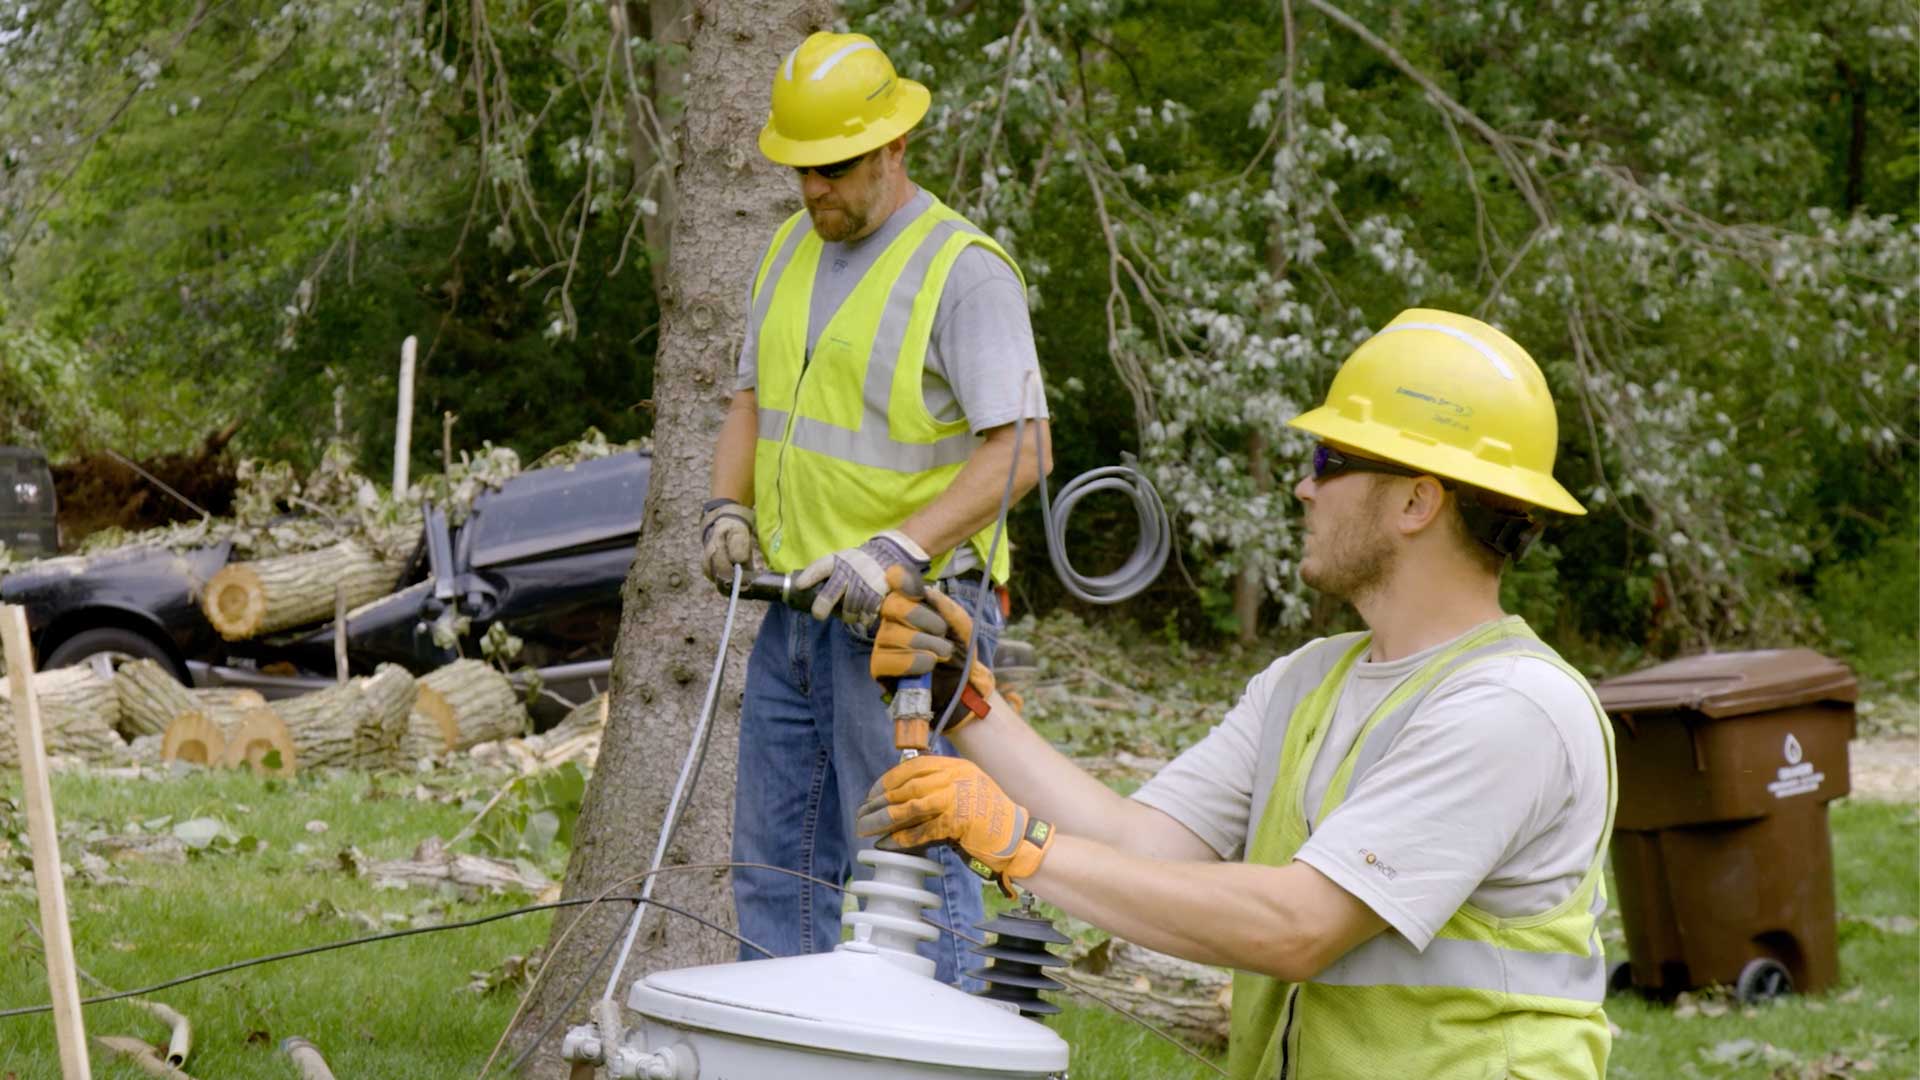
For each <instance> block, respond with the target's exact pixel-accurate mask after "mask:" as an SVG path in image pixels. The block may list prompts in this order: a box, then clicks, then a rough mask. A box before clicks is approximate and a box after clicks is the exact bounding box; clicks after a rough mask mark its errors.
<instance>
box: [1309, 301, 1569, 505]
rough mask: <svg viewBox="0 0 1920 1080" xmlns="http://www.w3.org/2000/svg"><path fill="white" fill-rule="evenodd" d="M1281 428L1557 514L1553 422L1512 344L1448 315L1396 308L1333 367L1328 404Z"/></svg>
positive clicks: (1532, 368) (1474, 322)
mask: <svg viewBox="0 0 1920 1080" xmlns="http://www.w3.org/2000/svg"><path fill="white" fill-rule="evenodd" d="M1288 423H1289V424H1290V425H1291V426H1293V427H1296V428H1299V429H1300V430H1302V431H1306V432H1310V433H1312V434H1314V435H1318V436H1320V437H1321V438H1323V439H1330V440H1332V441H1334V442H1337V443H1341V444H1343V445H1346V446H1350V447H1352V448H1353V449H1355V450H1359V451H1361V452H1363V453H1367V454H1372V455H1374V456H1375V457H1379V458H1382V459H1384V460H1387V461H1396V462H1399V463H1401V464H1403V465H1409V466H1412V467H1413V468H1416V469H1421V470H1424V471H1426V472H1429V473H1432V474H1433V475H1434V476H1438V477H1442V478H1444V479H1450V480H1458V481H1461V482H1463V483H1467V484H1471V485H1473V486H1474V487H1478V488H1484V489H1485V490H1487V491H1492V492H1498V493H1499V494H1501V495H1506V496H1510V497H1512V498H1515V499H1518V500H1520V501H1521V502H1524V503H1528V504H1531V505H1533V506H1541V507H1545V508H1546V509H1548V510H1558V511H1559V512H1561V513H1563V514H1584V513H1586V510H1585V509H1584V508H1583V507H1582V506H1581V505H1580V502H1579V500H1577V499H1575V498H1574V497H1573V496H1572V495H1571V494H1570V493H1568V491H1567V489H1566V488H1563V487H1561V486H1560V484H1559V482H1558V481H1556V480H1554V478H1553V458H1554V454H1555V452H1556V451H1557V450H1558V448H1559V442H1560V427H1559V417H1558V414H1557V413H1556V411H1555V410H1554V407H1553V395H1552V394H1551V393H1550V392H1549V391H1548V390H1547V380H1546V377H1545V376H1543V375H1541V374H1540V368H1539V367H1538V366H1536V365H1535V364H1534V362H1533V358H1532V357H1531V356H1528V355H1527V351H1526V350H1525V349H1522V348H1521V347H1520V346H1519V345H1518V344H1516V343H1515V342H1514V340H1513V339H1512V338H1510V337H1508V336H1507V335H1505V334H1503V333H1501V332H1500V331H1498V330H1496V329H1494V328H1493V327H1491V326H1488V325H1487V324H1486V323H1483V322H1481V321H1480V320H1478V319H1473V318H1468V317H1467V316H1465V315H1455V314H1453V313H1452V312H1447V311H1435V310H1431V309H1428V308H1411V309H1409V310H1407V311H1403V312H1401V313H1400V314H1399V315H1398V316H1397V317H1396V318H1395V319H1394V320H1393V321H1392V322H1390V323H1388V324H1387V325H1386V326H1385V327H1383V328H1382V329H1381V330H1380V332H1379V333H1377V334H1375V335H1373V336H1372V337H1370V338H1368V339H1367V340H1366V341H1364V342H1361V344H1360V347H1359V348H1357V349H1355V350H1354V351H1353V355H1351V356H1349V357H1347V359H1346V362H1345V363H1343V364H1341V365H1340V370H1339V371H1338V372H1337V373H1335V375H1334V377H1333V385H1332V386H1329V387H1328V388H1327V400H1326V403H1325V404H1323V405H1321V406H1320V407H1319V408H1317V409H1312V410H1310V411H1308V412H1305V413H1302V414H1301V415H1299V416H1296V417H1294V418H1293V419H1292V420H1290V421H1288Z"/></svg>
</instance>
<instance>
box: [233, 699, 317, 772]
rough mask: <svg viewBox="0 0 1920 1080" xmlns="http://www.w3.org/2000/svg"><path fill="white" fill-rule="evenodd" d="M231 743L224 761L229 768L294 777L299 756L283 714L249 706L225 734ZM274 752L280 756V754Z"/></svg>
mask: <svg viewBox="0 0 1920 1080" xmlns="http://www.w3.org/2000/svg"><path fill="white" fill-rule="evenodd" d="M222 734H223V736H224V737H225V739H226V742H227V749H226V753H225V754H223V755H222V756H221V759H220V764H221V765H223V766H225V767H227V768H229V769H238V768H241V767H243V766H244V767H245V768H248V769H251V770H253V775H255V776H279V777H287V776H292V775H293V774H294V772H295V769H296V766H297V762H298V759H299V756H300V754H299V751H297V750H295V749H294V747H293V735H292V734H291V733H290V732H288V731H287V725H286V723H285V722H284V721H282V720H281V719H280V715H279V714H278V713H276V712H274V711H273V710H272V709H269V708H259V709H248V710H247V711H246V712H244V713H242V714H241V717H240V722H239V723H238V724H237V725H235V726H234V727H233V728H232V729H230V730H227V731H225V732H223V733H222ZM274 755H278V756H277V757H276V756H274Z"/></svg>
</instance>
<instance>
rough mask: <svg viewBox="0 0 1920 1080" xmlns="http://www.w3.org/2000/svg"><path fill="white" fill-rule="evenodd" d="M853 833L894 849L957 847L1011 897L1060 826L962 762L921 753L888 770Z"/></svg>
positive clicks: (863, 805) (1037, 863) (1044, 854)
mask: <svg viewBox="0 0 1920 1080" xmlns="http://www.w3.org/2000/svg"><path fill="white" fill-rule="evenodd" d="M858 813H859V817H858V818H857V819H856V820H855V822H854V829H855V831H856V832H858V833H859V834H860V835H861V836H878V837H880V838H881V839H880V842H879V844H878V846H879V847H880V848H882V849H884V850H887V851H917V850H919V849H921V848H924V847H927V846H929V845H931V844H938V843H943V842H944V843H950V844H953V845H954V846H955V847H958V848H959V849H960V850H961V851H963V852H965V853H966V856H967V865H968V866H969V867H970V868H972V870H973V872H974V873H976V874H979V875H980V876H981V877H983V878H986V879H987V880H989V881H992V882H994V883H996V884H998V885H999V886H1000V889H1001V891H1002V892H1004V893H1006V894H1007V896H1008V897H1009V898H1011V897H1012V896H1013V895H1014V892H1013V879H1015V878H1024V877H1031V876H1032V875H1033V874H1034V872H1035V871H1037V870H1039V869H1040V862H1041V860H1043V859H1045V858H1046V857H1047V849H1048V848H1050V847H1052V846H1053V826H1052V825H1049V824H1048V823H1047V822H1044V821H1042V820H1040V819H1039V818H1036V817H1033V816H1031V815H1029V814H1028V813H1027V811H1026V808H1025V807H1022V806H1020V805H1019V804H1017V803H1015V802H1014V801H1013V800H1012V799H1009V798H1007V793H1006V792H1004V791H1001V790H1000V785H999V784H996V783H994V782H993V778H992V777H990V776H988V775H987V774H986V773H984V772H982V771H980V767H979V766H978V765H975V764H974V763H973V762H971V761H967V760H965V759H963V758H955V757H940V756H938V755H935V754H922V755H920V756H919V757H916V758H909V759H907V760H906V761H903V762H901V763H900V764H898V765H895V766H894V767H893V768H891V769H888V770H887V771H886V773H885V774H883V775H882V776H881V777H880V779H879V780H878V781H876V782H875V783H874V785H873V790H871V791H869V792H868V793H867V801H866V802H864V803H861V804H860V809H859V811H858Z"/></svg>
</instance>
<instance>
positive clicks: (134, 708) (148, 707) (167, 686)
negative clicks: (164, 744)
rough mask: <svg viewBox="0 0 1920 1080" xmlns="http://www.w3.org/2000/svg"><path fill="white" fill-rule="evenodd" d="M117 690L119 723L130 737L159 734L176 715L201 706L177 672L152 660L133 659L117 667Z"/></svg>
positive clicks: (115, 675)
mask: <svg viewBox="0 0 1920 1080" xmlns="http://www.w3.org/2000/svg"><path fill="white" fill-rule="evenodd" d="M113 690H114V693H116V694H118V695H119V698H120V718H119V722H118V723H117V724H116V726H117V727H118V728H119V729H120V733H121V734H122V735H125V736H126V737H127V738H129V739H135V738H138V737H140V736H142V735H158V734H160V733H162V732H164V731H166V730H167V728H168V727H169V726H171V725H172V723H173V720H174V717H176V716H179V715H180V714H181V713H186V712H194V711H196V710H197V709H198V708H199V705H198V704H196V703H195V701H194V699H193V695H192V694H190V693H188V692H187V688H186V687H184V686H181V685H180V681H179V680H178V679H175V678H174V677H173V673H172V672H170V671H168V670H167V669H166V668H163V667H161V666H160V665H159V664H156V663H154V662H153V661H151V660H131V661H128V662H127V663H124V664H121V665H120V666H119V667H118V668H116V669H114V672H113Z"/></svg>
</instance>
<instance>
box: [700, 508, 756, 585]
mask: <svg viewBox="0 0 1920 1080" xmlns="http://www.w3.org/2000/svg"><path fill="white" fill-rule="evenodd" d="M758 544H759V542H758V541H757V540H755V539H754V535H753V507H751V506H743V505H741V504H740V503H737V502H735V501H733V500H732V499H713V500H711V501H709V502H708V503H707V504H706V505H705V506H703V507H701V509H700V546H701V547H702V548H703V549H704V551H703V552H702V554H701V559H700V568H701V569H702V570H703V571H705V572H706V575H707V580H709V581H711V582H714V583H715V584H718V585H725V584H728V583H729V582H731V581H732V580H733V568H734V567H736V566H738V567H739V568H740V572H741V573H743V574H748V575H751V574H752V573H753V549H754V548H755V547H757V546H758Z"/></svg>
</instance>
